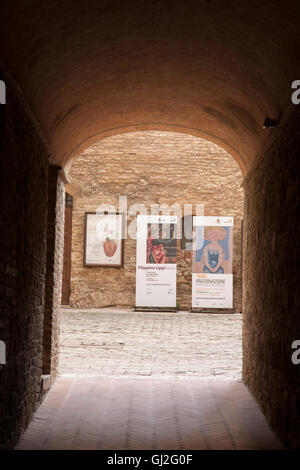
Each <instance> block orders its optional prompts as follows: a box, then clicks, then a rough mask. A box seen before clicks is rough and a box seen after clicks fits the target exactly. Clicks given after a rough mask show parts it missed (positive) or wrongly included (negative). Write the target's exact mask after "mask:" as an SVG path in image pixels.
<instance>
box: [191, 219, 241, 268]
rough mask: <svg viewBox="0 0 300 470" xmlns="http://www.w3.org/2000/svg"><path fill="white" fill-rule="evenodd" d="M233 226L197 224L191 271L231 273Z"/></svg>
mask: <svg viewBox="0 0 300 470" xmlns="http://www.w3.org/2000/svg"><path fill="white" fill-rule="evenodd" d="M232 235H233V227H224V226H197V227H196V233H195V236H196V249H195V252H194V263H193V268H194V269H193V272H195V273H206V274H232Z"/></svg>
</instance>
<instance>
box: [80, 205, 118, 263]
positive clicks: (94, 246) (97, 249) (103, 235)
mask: <svg viewBox="0 0 300 470" xmlns="http://www.w3.org/2000/svg"><path fill="white" fill-rule="evenodd" d="M124 220H125V217H124V214H119V213H106V214H97V213H96V212H86V213H85V229H84V232H85V236H84V266H98V267H101V266H103V267H104V266H106V267H108V266H109V267H115V268H120V267H122V266H123V258H124V236H123V234H124Z"/></svg>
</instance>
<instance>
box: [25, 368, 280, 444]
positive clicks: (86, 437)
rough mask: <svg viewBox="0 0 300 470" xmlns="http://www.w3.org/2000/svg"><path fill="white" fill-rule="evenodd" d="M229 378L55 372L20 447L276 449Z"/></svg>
mask: <svg viewBox="0 0 300 470" xmlns="http://www.w3.org/2000/svg"><path fill="white" fill-rule="evenodd" d="M280 448H281V445H280V443H279V442H278V440H277V439H276V437H275V436H274V434H273V433H272V432H271V430H270V429H269V427H268V425H267V423H266V420H265V418H264V416H263V415H262V413H261V411H260V409H259V408H258V406H257V404H256V402H255V400H254V399H253V397H252V396H251V394H250V393H249V391H248V390H247V388H246V387H245V385H244V384H243V383H240V382H237V381H234V380H231V379H217V378H214V377H212V378H209V379H199V378H190V379H189V380H186V379H185V380H178V379H176V378H165V379H162V378H160V379H155V378H153V377H150V378H148V377H147V378H145V377H140V378H135V379H132V378H131V379H130V378H126V377H125V378H115V377H111V378H99V377H89V376H85V377H60V378H58V379H57V380H56V382H55V383H54V385H53V386H52V388H51V390H50V392H49V393H48V395H47V396H46V398H45V400H44V402H43V403H42V405H41V406H40V408H39V409H38V411H37V412H36V414H35V417H34V419H33V421H32V422H31V424H30V426H29V427H28V429H27V430H26V432H25V433H24V435H23V437H22V438H21V440H20V442H19V444H18V446H17V449H24V450H25V449H34V450H39V449H71V450H72V449H73V450H75V449H76V450H77V449H106V450H110V449H116V450H121V449H125V450H133V449H138V450H142V449H152V450H155V449H160V450H164V449H173V450H174V449H176V450H177V449H178V450H183V449H189V450H192V449H265V450H267V449H280Z"/></svg>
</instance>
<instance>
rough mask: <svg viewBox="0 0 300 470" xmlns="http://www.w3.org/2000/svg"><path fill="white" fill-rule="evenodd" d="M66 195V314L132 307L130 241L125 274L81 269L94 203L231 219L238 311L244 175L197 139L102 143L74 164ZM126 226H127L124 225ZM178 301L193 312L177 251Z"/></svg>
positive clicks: (138, 137) (187, 256) (183, 258)
mask: <svg viewBox="0 0 300 470" xmlns="http://www.w3.org/2000/svg"><path fill="white" fill-rule="evenodd" d="M69 179H70V186H69V187H68V188H67V191H69V192H70V193H71V194H72V195H73V196H74V208H73V234H72V273H71V278H72V281H71V298H70V304H71V306H72V307H84V308H86V307H104V306H109V305H120V306H133V305H134V303H135V256H136V252H135V250H136V246H135V241H134V240H131V239H127V240H125V256H124V267H123V268H121V269H116V268H95V267H93V268H90V267H84V266H83V248H84V213H85V212H89V211H95V210H96V208H97V207H98V205H99V204H100V203H110V204H113V205H114V206H115V207H116V209H118V197H119V195H126V196H127V198H128V207H129V206H131V205H132V204H134V203H143V204H145V206H146V207H147V209H148V211H149V213H150V205H151V204H155V203H167V204H169V205H171V204H174V203H176V202H177V203H179V204H180V205H182V206H183V204H189V203H190V204H191V203H193V204H196V203H203V204H204V210H205V215H230V216H234V218H235V227H234V309H235V311H241V220H242V218H243V188H242V187H241V183H242V175H241V172H240V169H239V167H238V164H237V163H236V161H235V160H234V159H233V158H232V157H231V156H230V155H228V154H227V153H226V152H225V151H224V150H222V149H221V148H220V147H218V146H216V145H214V144H213V143H211V142H208V141H206V140H203V139H199V138H196V137H193V136H189V135H186V134H179V133H173V132H154V131H149V132H133V133H128V134H120V135H116V136H113V137H109V138H106V139H103V140H101V141H100V142H98V143H97V144H95V145H93V146H92V147H90V148H88V149H87V150H85V151H84V152H83V153H82V154H81V155H80V157H79V158H78V159H77V160H75V162H74V164H73V166H72V168H71V171H70V174H69ZM131 221H132V220H131V219H129V222H131ZM177 266H178V276H177V300H178V302H179V304H180V308H181V309H189V308H190V307H191V272H192V260H191V252H188V251H181V250H180V251H179V259H178V265H177Z"/></svg>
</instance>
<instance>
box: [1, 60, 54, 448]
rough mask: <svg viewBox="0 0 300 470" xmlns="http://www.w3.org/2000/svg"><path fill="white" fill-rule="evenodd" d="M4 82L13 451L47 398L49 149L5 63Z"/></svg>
mask: <svg viewBox="0 0 300 470" xmlns="http://www.w3.org/2000/svg"><path fill="white" fill-rule="evenodd" d="M0 78H1V79H4V80H5V82H6V86H7V103H6V105H1V106H0V339H1V340H4V341H5V343H6V347H7V363H6V364H5V365H2V366H1V365H0V423H1V425H0V448H8V447H11V446H13V445H14V443H15V442H16V440H17V438H18V437H19V435H20V433H21V431H22V430H23V429H24V428H25V426H26V425H27V423H28V422H29V419H30V418H31V416H32V413H33V411H34V409H35V408H36V406H37V404H38V403H39V401H40V399H41V374H42V327H43V309H44V281H45V260H46V229H47V219H46V216H47V177H48V152H47V150H46V148H45V146H44V144H43V143H42V140H41V138H40V137H39V133H38V131H37V128H36V126H35V125H34V124H33V120H32V119H31V116H30V112H29V110H28V108H27V106H26V104H25V103H24V101H23V100H22V95H21V93H20V92H19V90H18V89H17V87H16V86H15V84H14V83H13V81H12V80H11V79H10V78H9V77H8V76H7V72H4V70H2V67H1V66H0Z"/></svg>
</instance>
